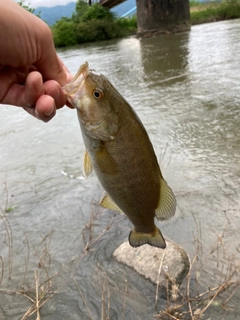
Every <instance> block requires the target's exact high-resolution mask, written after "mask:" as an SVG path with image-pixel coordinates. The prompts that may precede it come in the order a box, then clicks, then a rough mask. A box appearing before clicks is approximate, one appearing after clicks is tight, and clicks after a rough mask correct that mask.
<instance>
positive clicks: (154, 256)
mask: <svg viewBox="0 0 240 320" xmlns="http://www.w3.org/2000/svg"><path fill="white" fill-rule="evenodd" d="M166 245H167V246H166V249H164V250H163V249H159V248H156V247H151V246H149V245H143V246H141V247H138V248H133V247H131V246H130V245H129V243H128V241H127V242H124V243H123V244H121V245H120V246H119V247H118V248H117V249H116V250H115V251H114V253H113V256H114V257H115V258H116V259H117V260H118V261H119V262H122V263H124V264H126V265H127V266H129V267H132V268H133V269H134V270H135V271H136V272H138V273H139V274H141V275H143V276H144V277H145V278H147V279H150V280H151V281H152V282H154V283H156V284H159V286H163V287H165V288H167V287H168V288H169V285H170V287H171V286H172V285H180V284H181V283H182V282H183V280H184V279H185V277H186V276H187V274H188V272H189V268H190V260H189V257H188V255H187V253H186V252H185V251H184V249H183V248H181V247H180V246H179V245H177V244H176V243H173V242H170V241H166Z"/></svg>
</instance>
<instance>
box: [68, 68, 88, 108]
mask: <svg viewBox="0 0 240 320" xmlns="http://www.w3.org/2000/svg"><path fill="white" fill-rule="evenodd" d="M88 72H89V66H88V62H85V63H84V64H82V65H81V67H80V68H79V70H78V72H77V73H76V75H75V76H74V78H73V79H72V81H71V82H69V83H67V84H66V85H65V86H64V87H63V92H64V93H65V95H66V99H67V105H68V106H69V107H70V108H73V109H74V108H77V109H78V107H79V108H80V99H79V97H81V96H83V95H84V94H85V90H84V86H83V85H82V84H83V82H84V80H85V79H86V77H87V75H88Z"/></svg>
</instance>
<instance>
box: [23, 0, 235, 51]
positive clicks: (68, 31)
mask: <svg viewBox="0 0 240 320" xmlns="http://www.w3.org/2000/svg"><path fill="white" fill-rule="evenodd" d="M23 2H24V1H20V2H18V4H19V5H21V6H22V7H24V8H25V9H26V10H28V11H30V12H31V13H34V11H35V9H32V8H30V7H29V6H27V5H24V3H23ZM38 16H39V17H40V14H38ZM236 18H240V0H222V1H221V2H219V1H211V2H209V1H206V2H199V1H197V0H190V20H191V24H192V25H195V24H200V23H206V22H214V21H220V20H227V19H236ZM51 29H52V33H53V39H54V43H55V46H56V47H68V46H74V45H77V44H81V43H86V42H93V41H101V40H109V39H114V38H122V37H126V36H129V35H131V34H135V33H136V32H137V17H136V15H134V16H132V17H126V18H119V17H116V15H115V14H114V13H113V12H111V11H110V10H109V9H107V8H104V7H102V6H100V5H99V4H98V3H95V4H93V5H92V6H89V5H88V3H87V2H85V1H83V0H78V1H77V3H76V9H75V12H74V13H73V15H72V17H71V18H67V17H63V18H61V19H60V20H58V21H57V22H56V23H55V24H54V25H53V26H52V27H51Z"/></svg>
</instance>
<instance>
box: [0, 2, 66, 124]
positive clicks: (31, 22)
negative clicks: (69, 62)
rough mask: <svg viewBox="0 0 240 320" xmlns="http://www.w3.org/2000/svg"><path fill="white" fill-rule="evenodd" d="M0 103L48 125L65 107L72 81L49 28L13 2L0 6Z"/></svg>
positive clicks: (2, 3)
mask: <svg viewBox="0 0 240 320" xmlns="http://www.w3.org/2000/svg"><path fill="white" fill-rule="evenodd" d="M0 30H1V35H0V48H1V50H0V103H1V104H12V105H15V106H20V107H23V108H24V109H25V110H26V111H27V112H29V113H30V114H32V115H33V116H35V117H37V118H39V119H41V120H43V121H45V122H47V121H49V120H50V119H51V118H52V117H53V116H54V115H55V113H56V109H59V108H62V107H63V106H64V105H65V103H66V98H65V95H64V93H63V90H62V86H63V85H65V84H66V83H68V82H69V81H70V80H71V79H72V75H71V74H70V73H69V71H68V70H67V68H66V67H65V66H64V64H63V62H62V61H61V60H60V58H59V57H58V56H57V54H56V51H55V47H54V43H53V39H52V33H51V30H50V28H49V27H48V26H47V25H46V24H45V23H44V22H43V21H42V20H41V19H39V18H38V17H36V16H34V15H33V14H31V13H30V12H28V11H27V10H25V9H23V8H22V7H20V6H19V5H18V4H16V3H14V2H13V1H12V0H5V1H1V3H0Z"/></svg>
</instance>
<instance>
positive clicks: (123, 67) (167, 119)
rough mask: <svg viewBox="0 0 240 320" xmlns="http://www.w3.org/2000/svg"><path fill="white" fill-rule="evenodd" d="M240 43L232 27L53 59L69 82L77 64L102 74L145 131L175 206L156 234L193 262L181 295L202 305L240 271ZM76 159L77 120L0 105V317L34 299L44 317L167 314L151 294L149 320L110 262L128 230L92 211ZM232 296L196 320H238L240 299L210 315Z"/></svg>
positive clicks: (122, 221) (141, 299)
mask: <svg viewBox="0 0 240 320" xmlns="http://www.w3.org/2000/svg"><path fill="white" fill-rule="evenodd" d="M239 34H240V20H233V21H226V22H218V23H212V24H205V25H199V26H194V27H192V30H191V32H187V33H182V34H176V35H166V36H162V37H159V38H151V39H136V38H135V37H130V38H126V39H121V40H114V41H109V42H100V43H94V44H87V45H82V46H79V47H74V48H68V49H65V50H59V55H60V57H61V58H62V59H63V61H64V63H65V64H66V65H67V67H68V68H69V69H70V71H71V72H72V73H73V74H74V73H75V72H76V71H77V69H78V67H79V65H80V64H82V63H83V62H84V61H86V60H87V61H88V62H89V64H90V67H92V68H95V69H96V70H97V71H99V72H102V73H103V74H105V75H106V76H107V77H108V78H109V80H111V82H112V83H114V85H115V86H116V87H117V88H118V90H119V91H120V92H121V93H122V95H123V96H124V97H125V98H126V99H127V100H128V101H129V102H130V104H131V105H132V106H133V107H134V109H135V110H136V111H137V113H138V114H139V116H140V118H141V119H142V122H143V123H144V125H145V127H146V129H147V131H148V133H149V135H150V138H151V140H152V142H153V145H154V148H155V151H156V155H157V157H158V159H159V162H160V165H161V170H162V172H163V176H164V177H165V179H166V180H167V182H168V184H169V185H170V186H171V187H172V189H173V191H174V193H175V194H176V198H177V202H178V207H177V212H176V214H175V216H174V218H173V219H171V220H170V221H166V222H162V223H158V225H159V226H160V228H161V230H162V233H163V235H164V236H165V237H166V238H168V239H171V240H173V241H175V242H177V243H178V244H179V245H181V246H182V247H183V248H184V249H185V250H186V252H187V253H188V254H189V256H190V258H191V259H192V260H193V259H194V257H195V254H196V253H197V260H196V262H195V267H194V271H193V272H192V274H191V282H190V290H193V291H194V292H195V291H196V290H199V292H200V293H201V292H203V291H206V290H208V288H213V287H214V286H217V285H219V284H221V283H223V282H224V280H226V278H227V277H228V276H229V273H230V272H232V271H233V270H235V268H236V267H237V266H239V264H240V262H239V261H240V235H239V233H240V215H239V205H240V201H239V187H240V166H239V164H240V135H239V127H240V41H239ZM83 152H84V146H83V141H82V137H81V133H80V129H79V124H78V120H77V116H76V112H75V110H71V109H68V108H66V107H65V108H63V109H61V110H59V112H58V113H57V115H56V116H55V118H54V119H53V120H52V121H50V122H49V123H48V124H45V123H42V122H40V121H38V120H36V119H34V118H32V117H31V116H29V115H28V114H27V113H25V112H24V111H23V110H21V109H20V108H19V109H17V108H16V107H12V106H1V113H0V161H1V171H0V207H1V211H0V248H1V249H0V283H1V284H0V319H7V320H8V319H9V320H10V319H11V320H15V319H22V318H23V316H24V314H25V312H27V313H26V316H28V315H30V314H31V310H32V309H31V306H32V305H33V303H34V301H35V300H36V298H35V297H36V295H37V294H38V300H39V301H40V302H39V304H40V303H42V302H44V301H45V302H46V303H45V304H44V305H43V307H42V308H41V309H40V316H41V319H59V320H60V319H71V320H72V319H82V320H84V319H111V320H112V319H122V320H123V319H131V320H135V319H144V320H146V319H154V315H156V314H157V312H158V311H160V310H163V309H165V308H166V306H167V301H166V300H165V298H164V297H163V294H162V293H161V292H159V299H158V304H157V307H156V310H155V296H156V285H154V284H152V283H151V282H150V281H149V280H147V279H145V278H143V277H142V276H140V275H138V274H136V273H135V272H134V271H133V270H132V269H130V268H127V267H125V266H123V265H121V264H119V263H118V262H116V261H115V260H114V258H113V257H112V253H113V251H114V250H115V249H116V248H117V247H118V246H119V245H120V244H121V243H122V242H124V241H126V240H127V237H128V233H129V231H130V228H131V224H130V222H129V221H128V219H127V218H125V217H123V216H119V215H118V214H114V213H112V212H110V211H107V210H102V209H100V208H99V206H98V205H97V203H98V201H99V199H100V197H101V194H102V188H101V186H100V184H99V182H98V180H97V178H96V176H94V175H93V176H91V177H90V178H89V179H88V180H84V179H83V178H82V168H81V161H82V160H81V159H82V156H83ZM6 209H8V210H6ZM5 210H6V211H7V212H6V213H5V212H4V211H5ZM136 254H137V249H136ZM237 276H238V274H237V273H236V276H235V278H234V277H233V278H232V280H233V281H236V279H238V278H237ZM36 286H37V287H38V290H37V293H36V292H35V290H36V289H35V287H36ZM196 287H197V289H196ZM236 288H237V287H236ZM183 289H184V288H183ZM28 290H29V291H28ZM231 293H233V291H232V288H229V290H227V291H226V292H225V293H224V294H223V296H222V297H220V298H217V299H216V300H215V301H214V303H213V304H212V305H211V306H210V307H209V308H208V309H207V310H206V311H205V316H204V317H203V318H204V319H208V318H212V319H225V318H226V319H236V318H237V317H238V314H239V312H240V307H239V300H240V292H239V290H238V289H237V290H236V292H235V295H233V297H232V298H231V299H229V301H228V303H227V304H226V305H223V306H222V307H221V303H223V302H224V301H226V300H227V299H228V298H230V294H231ZM192 294H193V293H192ZM48 298H49V300H46V299H48ZM31 299H32V300H31ZM201 307H202V306H200V307H199V308H201ZM36 317H37V315H36V313H35V314H33V315H32V316H29V318H27V319H36ZM25 318H26V317H25ZM184 319H187V316H185V318H184Z"/></svg>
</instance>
